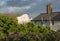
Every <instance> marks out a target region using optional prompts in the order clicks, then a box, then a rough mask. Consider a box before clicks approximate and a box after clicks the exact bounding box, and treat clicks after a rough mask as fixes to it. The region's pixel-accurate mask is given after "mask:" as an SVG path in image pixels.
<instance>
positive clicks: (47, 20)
mask: <svg viewBox="0 0 60 41" xmlns="http://www.w3.org/2000/svg"><path fill="white" fill-rule="evenodd" d="M48 5H49V6H51V4H48ZM33 21H34V22H35V23H36V24H37V25H43V26H45V27H50V26H52V27H51V30H60V12H52V8H51V7H50V8H49V7H47V13H41V14H40V15H38V16H37V17H35V18H34V19H33Z"/></svg>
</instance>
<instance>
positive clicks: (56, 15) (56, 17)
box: [33, 12, 60, 21]
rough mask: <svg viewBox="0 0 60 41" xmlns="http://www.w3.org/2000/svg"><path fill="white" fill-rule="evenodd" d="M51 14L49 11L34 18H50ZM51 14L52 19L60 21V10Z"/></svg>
mask: <svg viewBox="0 0 60 41" xmlns="http://www.w3.org/2000/svg"><path fill="white" fill-rule="evenodd" d="M49 16H50V15H49V14H47V13H41V14H40V15H38V16H37V17H35V18H34V19H33V20H41V18H43V20H49ZM51 16H52V20H58V21H60V12H52V14H51Z"/></svg>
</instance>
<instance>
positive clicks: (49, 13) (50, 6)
mask: <svg viewBox="0 0 60 41" xmlns="http://www.w3.org/2000/svg"><path fill="white" fill-rule="evenodd" d="M47 14H48V15H49V24H50V30H52V4H51V3H49V4H48V5H47Z"/></svg>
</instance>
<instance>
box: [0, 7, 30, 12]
mask: <svg viewBox="0 0 60 41" xmlns="http://www.w3.org/2000/svg"><path fill="white" fill-rule="evenodd" d="M30 8H31V7H30V6H25V7H4V8H1V9H0V12H1V13H23V12H25V11H26V10H28V9H30Z"/></svg>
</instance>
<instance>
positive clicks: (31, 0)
mask: <svg viewBox="0 0 60 41" xmlns="http://www.w3.org/2000/svg"><path fill="white" fill-rule="evenodd" d="M49 3H51V4H52V5H53V11H55V12H56V11H60V0H0V13H8V14H9V13H12V14H13V13H15V14H22V13H24V14H25V13H26V14H28V15H29V16H30V17H32V18H34V17H36V16H38V15H39V14H40V13H44V12H46V5H47V4H49Z"/></svg>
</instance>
